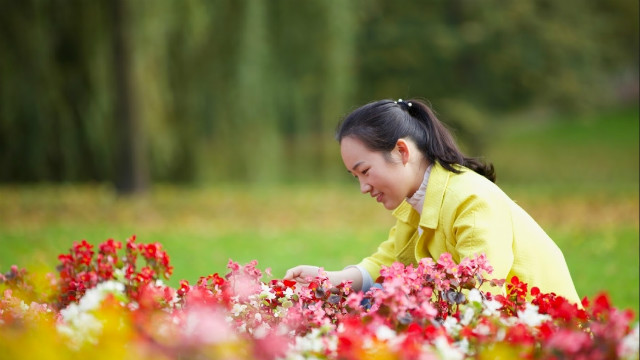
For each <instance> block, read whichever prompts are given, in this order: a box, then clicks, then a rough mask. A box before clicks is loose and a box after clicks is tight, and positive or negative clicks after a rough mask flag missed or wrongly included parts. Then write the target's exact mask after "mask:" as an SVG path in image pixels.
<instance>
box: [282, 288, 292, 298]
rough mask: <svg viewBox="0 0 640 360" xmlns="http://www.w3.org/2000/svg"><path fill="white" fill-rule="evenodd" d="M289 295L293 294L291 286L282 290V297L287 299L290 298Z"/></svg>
mask: <svg viewBox="0 0 640 360" xmlns="http://www.w3.org/2000/svg"><path fill="white" fill-rule="evenodd" d="M291 296H293V290H291V288H287V289H286V290H285V291H284V297H285V298H287V299H290V298H291Z"/></svg>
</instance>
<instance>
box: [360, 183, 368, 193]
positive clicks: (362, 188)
mask: <svg viewBox="0 0 640 360" xmlns="http://www.w3.org/2000/svg"><path fill="white" fill-rule="evenodd" d="M369 191H371V185H369V184H367V183H366V182H364V181H362V180H360V192H361V193H363V194H366V193H368V192H369Z"/></svg>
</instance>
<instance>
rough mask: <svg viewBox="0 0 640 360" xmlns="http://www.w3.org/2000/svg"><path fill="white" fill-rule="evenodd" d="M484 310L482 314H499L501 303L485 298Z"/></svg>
mask: <svg viewBox="0 0 640 360" xmlns="http://www.w3.org/2000/svg"><path fill="white" fill-rule="evenodd" d="M483 304H484V310H482V315H484V316H499V315H500V312H498V310H500V308H502V304H500V302H498V301H496V300H486V301H484V302H483Z"/></svg>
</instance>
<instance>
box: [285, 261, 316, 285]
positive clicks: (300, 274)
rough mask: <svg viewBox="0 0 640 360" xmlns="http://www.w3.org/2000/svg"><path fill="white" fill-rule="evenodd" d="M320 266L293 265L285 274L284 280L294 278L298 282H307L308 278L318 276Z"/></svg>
mask: <svg viewBox="0 0 640 360" xmlns="http://www.w3.org/2000/svg"><path fill="white" fill-rule="evenodd" d="M318 269H319V268H318V267H317V266H310V265H298V266H296V267H293V268H291V269H289V270H287V272H286V273H285V275H284V278H283V279H284V280H294V281H296V282H301V283H306V282H308V281H307V279H308V278H314V277H316V276H318Z"/></svg>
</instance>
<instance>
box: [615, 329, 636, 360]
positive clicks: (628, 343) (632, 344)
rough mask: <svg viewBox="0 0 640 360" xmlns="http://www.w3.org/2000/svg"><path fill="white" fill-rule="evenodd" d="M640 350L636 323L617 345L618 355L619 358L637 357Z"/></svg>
mask: <svg viewBox="0 0 640 360" xmlns="http://www.w3.org/2000/svg"><path fill="white" fill-rule="evenodd" d="M638 352H640V338H639V335H638V324H636V326H635V327H634V328H633V330H632V331H631V332H630V333H629V334H628V335H627V336H625V337H624V338H622V340H621V341H620V344H619V345H618V356H620V358H621V359H637V358H638Z"/></svg>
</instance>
